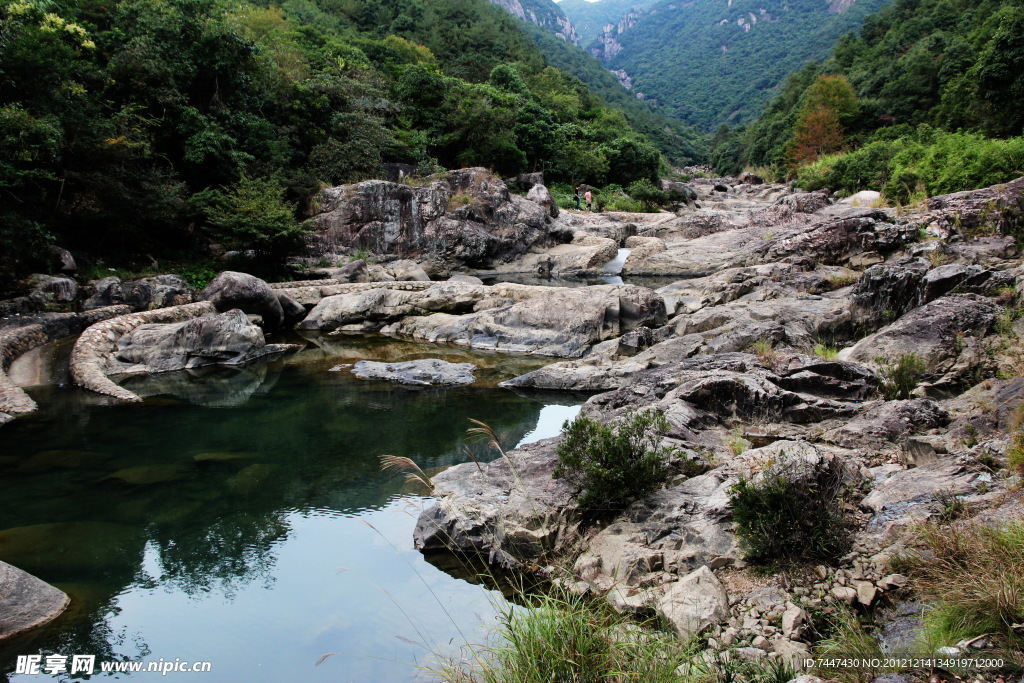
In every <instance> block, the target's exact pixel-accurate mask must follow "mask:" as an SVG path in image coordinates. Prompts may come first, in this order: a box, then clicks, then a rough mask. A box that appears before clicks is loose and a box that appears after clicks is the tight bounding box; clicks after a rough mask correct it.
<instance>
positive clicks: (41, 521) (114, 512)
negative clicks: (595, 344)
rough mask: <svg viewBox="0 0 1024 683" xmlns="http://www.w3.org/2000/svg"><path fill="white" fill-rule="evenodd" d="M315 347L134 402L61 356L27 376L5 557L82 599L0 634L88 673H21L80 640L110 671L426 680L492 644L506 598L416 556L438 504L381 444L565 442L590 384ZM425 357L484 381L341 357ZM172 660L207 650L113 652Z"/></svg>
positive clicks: (1, 482)
mask: <svg viewBox="0 0 1024 683" xmlns="http://www.w3.org/2000/svg"><path fill="white" fill-rule="evenodd" d="M288 341H292V340H288ZM302 341H304V342H305V343H306V344H307V347H306V349H305V350H304V351H301V352H299V353H297V354H294V355H292V356H289V357H286V358H284V359H281V360H277V361H274V362H270V363H265V364H261V365H255V366H251V367H248V368H243V369H241V370H224V369H220V370H213V371H209V372H204V373H187V372H181V373H169V374H167V375H160V376H156V377H152V378H148V379H136V380H133V381H132V382H131V383H129V384H127V385H126V386H129V387H130V388H131V389H132V390H133V391H136V392H137V393H140V395H144V396H146V397H147V398H146V400H145V401H144V402H143V403H141V404H136V405H113V404H111V403H109V402H108V401H107V400H106V399H104V398H103V397H99V396H94V395H91V394H87V393H86V392H82V391H80V390H77V389H74V388H71V387H68V386H66V384H65V383H64V379H63V378H62V377H61V374H60V367H61V363H60V362H59V358H57V359H56V361H55V362H52V363H49V364H47V363H43V364H42V365H43V366H44V367H50V366H52V367H53V368H56V370H52V371H48V372H44V373H42V379H41V380H40V381H47V382H49V383H46V384H40V385H37V386H34V387H30V388H29V389H28V390H29V393H30V394H31V395H32V396H33V397H34V398H35V399H36V401H37V402H38V403H39V404H40V411H39V412H38V413H35V414H33V415H30V416H27V417H25V418H22V419H19V420H16V421H14V422H12V423H10V424H8V425H7V426H5V427H4V428H3V429H2V430H0V560H4V561H6V562H9V563H11V564H13V565H15V566H17V567H20V568H22V569H24V570H26V571H28V572H30V573H32V574H35V575H36V576H38V577H39V578H41V579H43V580H45V581H48V582H50V583H52V584H54V585H55V586H57V587H58V588H61V589H62V590H64V591H65V592H66V593H68V594H69V595H70V596H71V598H72V603H71V606H70V608H69V609H68V611H67V612H66V613H65V614H64V615H62V616H61V617H59V618H58V619H57V620H56V621H54V622H53V623H52V624H50V625H49V626H47V627H44V628H42V629H38V630H36V631H34V632H32V633H30V634H28V635H26V636H22V637H19V638H17V639H14V641H13V642H10V641H7V642H4V643H3V644H2V645H0V679H2V678H3V677H5V676H6V677H7V678H8V680H10V681H17V682H19V683H23V682H25V681H38V680H41V679H52V680H68V679H80V678H84V676H82V675H81V674H76V675H74V676H70V675H68V674H66V673H62V674H55V675H48V674H45V673H43V674H39V675H26V674H18V673H15V669H16V661H17V657H18V655H32V654H43V655H47V654H57V655H66V656H68V662H70V661H71V657H72V656H74V655H79V654H81V655H95V656H96V662H97V664H96V669H97V674H96V675H94V676H93V678H98V679H116V680H125V679H132V680H156V679H158V678H163V679H164V680H172V681H173V680H175V679H181V680H204V681H211V682H212V681H218V682H219V681H246V682H259V681H268V682H270V681H273V682H281V683H292V682H296V681H311V682H315V681H331V682H332V683H338V682H341V681H358V682H360V683H362V682H371V681H372V682H387V681H413V680H424V679H425V678H426V677H425V675H424V673H423V672H422V670H420V669H417V668H416V667H417V666H429V665H431V663H432V662H434V659H433V658H432V656H431V653H432V652H443V653H448V654H453V653H456V652H457V649H458V646H459V645H460V644H461V643H464V642H466V641H467V640H468V641H470V642H480V640H481V639H482V638H483V635H484V632H485V630H486V629H485V626H486V624H488V623H493V620H494V614H495V606H496V604H497V603H496V601H498V600H500V596H499V595H498V594H497V593H494V592H491V591H488V590H487V589H485V588H483V587H482V586H480V585H474V584H472V583H469V582H467V581H465V580H463V579H460V578H456V577H455V576H453V575H451V574H448V573H445V572H444V571H442V570H441V569H439V568H437V567H435V566H433V565H431V564H430V563H429V562H428V561H427V560H426V559H425V558H424V557H423V556H421V555H420V553H418V552H416V551H415V550H414V549H413V547H412V530H413V527H414V525H415V521H416V516H417V514H418V513H419V510H420V509H421V507H422V506H423V505H425V504H428V503H429V499H428V498H425V497H424V491H423V490H422V488H417V487H416V485H414V484H410V483H407V482H405V481H404V480H403V478H402V477H391V476H387V475H385V474H382V473H381V472H380V470H379V464H378V457H379V456H380V455H383V454H394V455H404V456H408V457H410V458H412V459H413V460H415V461H416V462H418V463H419V464H420V466H421V467H423V469H424V470H426V471H427V472H428V473H431V472H434V471H437V469H438V468H443V467H446V466H449V465H452V464H455V463H459V462H464V461H465V460H466V459H467V457H466V456H465V454H464V453H463V450H462V449H463V446H464V445H467V442H466V433H465V430H466V428H467V427H469V426H470V425H469V422H468V419H469V418H474V419H478V420H483V421H485V422H487V423H488V424H490V425H491V426H492V427H494V428H495V429H496V430H497V431H498V432H499V433H500V434H501V435H502V436H503V442H504V444H505V445H506V446H512V445H515V444H519V443H523V442H526V441H532V440H536V439H540V438H546V437H549V436H554V435H556V434H557V433H558V432H559V430H560V428H561V425H562V422H563V421H564V420H566V419H571V418H572V417H573V416H574V415H575V414H576V412H577V411H578V410H579V405H580V404H581V403H582V401H583V398H582V397H578V396H556V395H551V394H543V395H538V396H530V395H520V394H516V393H513V392H511V391H508V390H504V389H500V388H497V387H496V383H497V382H498V381H501V380H503V379H506V378H509V377H512V376H515V375H518V374H521V373H523V372H527V371H529V370H532V369H535V368H537V367H539V366H540V365H543V364H544V363H543V362H538V361H537V360H529V359H516V358H511V357H508V356H499V355H487V354H481V353H473V352H469V351H462V350H455V349H450V348H444V347H426V346H423V345H417V344H411V343H402V342H395V341H392V340H368V339H360V338H349V339H346V338H340V339H339V338H332V339H330V340H328V339H327V338H318V337H310V338H309V339H306V340H302ZM66 347H67V344H65V345H64V346H63V347H61V345H56V346H55V347H54V348H53V349H51V355H54V356H60V355H61V354H66V350H67V349H66ZM428 357H433V358H443V359H445V360H451V361H456V362H466V361H468V362H473V363H475V364H477V365H478V366H479V368H480V369H479V371H478V373H477V376H478V378H479V379H480V381H479V382H478V383H477V384H475V385H472V386H469V387H457V388H448V389H435V388H406V387H400V386H397V385H393V384H385V383H380V382H366V381H362V380H358V379H355V378H354V377H352V375H351V374H350V373H349V372H347V371H345V370H342V371H334V372H332V371H330V368H332V367H334V366H336V365H338V364H339V363H351V362H354V361H355V360H359V359H374V360H388V361H396V360H410V359H414V358H428ZM51 360H52V359H51ZM546 362H550V361H546ZM23 371H24V369H23ZM27 374H31V373H27ZM36 374H37V375H38V374H39V373H36ZM468 445H469V447H471V448H473V449H474V451H475V452H476V453H477V456H478V457H479V458H480V459H483V460H491V459H493V458H494V456H495V454H494V453H491V452H488V451H487V449H486V447H485V446H484V445H483V444H479V443H471V444H468ZM329 653H334V654H332V655H331V656H330V657H328V658H327V659H325V660H324V661H323V662H322V663H320V664H318V663H317V662H318V660H319V659H321V657H322V656H323V655H327V654H329ZM161 659H162V660H163V661H165V662H174V661H175V660H176V659H177V660H180V661H183V662H202V661H209V662H210V673H209V674H199V675H196V674H190V673H181V672H178V673H175V672H172V673H169V674H167V676H166V677H163V676H161V674H160V673H138V674H130V673H106V674H103V673H98V669H99V667H100V664H99V663H100V662H103V661H142V662H145V663H149V662H154V661H159V660H161Z"/></svg>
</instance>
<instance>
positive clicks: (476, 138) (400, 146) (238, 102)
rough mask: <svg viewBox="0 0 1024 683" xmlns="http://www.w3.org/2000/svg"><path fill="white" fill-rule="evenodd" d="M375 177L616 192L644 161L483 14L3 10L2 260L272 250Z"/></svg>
mask: <svg viewBox="0 0 1024 683" xmlns="http://www.w3.org/2000/svg"><path fill="white" fill-rule="evenodd" d="M382 162H404V163H410V164H417V165H423V166H427V167H434V166H436V165H442V166H447V167H454V166H468V165H483V166H488V167H491V168H493V169H494V170H495V171H497V172H499V173H502V174H513V173H517V172H521V171H526V170H535V169H536V170H540V169H543V170H545V171H547V172H548V173H549V174H550V176H551V177H552V180H562V181H566V182H589V183H593V184H598V183H604V182H617V183H620V184H628V183H630V182H633V181H635V180H637V179H638V178H653V177H655V175H656V173H657V170H658V165H659V163H660V157H659V154H658V150H657V149H656V148H655V147H654V146H653V145H652V144H651V143H650V142H649V141H648V140H647V139H646V138H645V137H644V136H643V135H641V134H638V133H636V132H635V130H634V129H633V127H632V126H631V125H630V123H629V122H628V121H627V119H626V117H624V116H623V114H622V113H621V112H619V111H617V110H615V109H612V108H610V107H609V106H608V105H606V104H605V103H604V102H603V101H602V100H600V99H599V98H598V97H597V96H595V95H594V94H593V93H592V92H591V91H590V90H588V89H587V87H586V86H585V85H584V84H583V83H581V82H580V81H579V80H577V79H576V78H574V77H572V76H569V75H567V74H565V73H564V72H562V71H559V70H558V69H555V68H553V67H551V66H549V65H548V63H547V61H546V59H545V57H544V56H543V54H542V53H541V52H540V50H539V49H538V48H537V47H536V45H535V44H534V43H533V41H532V40H531V39H530V38H529V37H527V36H526V35H525V34H523V33H522V32H521V31H520V26H519V23H518V21H517V20H515V19H514V18H512V17H511V16H510V15H508V14H507V13H505V12H503V11H502V10H500V9H499V8H496V7H494V6H492V5H490V4H489V3H488V2H486V0H391V1H389V2H383V1H382V0H285V2H284V3H283V4H281V5H272V4H270V3H269V2H262V1H259V0H257V1H254V2H249V3H237V2H227V0H114V1H112V2H104V3H99V2H96V1H95V0H77V1H75V2H69V3H62V4H60V5H57V4H54V3H49V2H46V0H20V1H17V2H8V3H6V4H4V5H3V6H2V7H0V195H2V196H3V198H4V199H3V201H2V202H0V226H2V227H0V241H2V242H3V247H4V252H5V254H6V255H7V256H8V257H10V256H11V255H12V254H13V255H14V256H16V257H17V258H21V259H25V258H29V257H31V255H32V253H33V252H38V251H39V250H40V249H41V248H42V247H44V246H45V245H46V244H47V243H48V242H49V241H51V240H52V239H54V238H55V239H57V240H59V241H60V243H61V244H63V245H65V246H67V247H69V248H72V249H84V250H86V251H89V252H91V253H103V254H105V255H113V254H117V253H120V254H123V255H141V254H144V253H146V252H147V251H160V250H166V249H171V248H174V249H186V248H188V247H190V246H192V245H196V244H200V243H203V242H204V241H206V240H208V239H211V238H212V239H222V238H223V237H224V236H225V235H229V236H230V235H233V236H234V237H237V238H242V237H246V238H252V239H255V240H257V241H259V240H262V239H263V238H264V237H265V238H266V240H265V241H264V242H261V243H260V244H261V245H262V246H261V248H269V247H268V245H276V246H277V247H280V246H281V245H283V244H286V243H290V242H293V239H292V238H294V234H295V233H294V225H295V223H297V221H298V220H299V219H301V211H296V212H295V214H294V215H293V217H292V220H290V221H289V220H288V219H287V210H290V209H291V208H292V207H298V208H299V209H301V208H302V207H304V206H307V205H308V200H309V199H310V198H311V197H312V196H313V195H314V194H315V193H316V191H317V190H318V189H319V188H320V187H322V186H323V185H325V184H326V185H332V184H337V183H341V182H349V181H356V180H360V179H364V178H368V177H374V176H378V177H379V174H380V172H381V163H382ZM264 209H266V210H267V211H268V213H269V215H268V216H267V218H266V221H265V222H264V224H260V225H259V226H256V227H255V228H253V229H254V230H256V233H259V234H258V235H257V234H256V233H252V234H248V235H247V234H246V228H244V226H243V224H245V225H249V226H251V225H252V224H251V222H248V223H247V222H246V220H245V216H246V213H247V212H249V213H251V212H252V211H254V210H264ZM260 236H263V237H260ZM257 238H259V239H257ZM250 248H252V246H250Z"/></svg>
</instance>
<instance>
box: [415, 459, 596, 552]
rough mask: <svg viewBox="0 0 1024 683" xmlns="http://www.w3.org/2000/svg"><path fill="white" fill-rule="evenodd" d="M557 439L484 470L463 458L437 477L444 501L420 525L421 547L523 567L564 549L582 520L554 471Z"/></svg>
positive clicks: (426, 513)
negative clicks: (553, 476) (577, 516)
mask: <svg viewBox="0 0 1024 683" xmlns="http://www.w3.org/2000/svg"><path fill="white" fill-rule="evenodd" d="M556 443H557V439H545V440H543V441H538V442H536V443H532V444H529V445H526V446H523V447H522V448H517V449H516V450H514V451H510V452H509V453H508V454H507V456H508V457H507V458H498V459H497V460H495V461H493V462H491V463H488V464H486V465H483V466H482V469H477V467H476V465H475V464H473V463H466V464H463V465H456V466H455V467H452V468H450V469H447V470H445V471H444V472H441V473H440V474H438V475H436V476H435V477H434V478H433V482H434V494H435V495H436V496H438V497H439V500H438V501H437V502H436V503H435V504H434V505H432V506H431V507H429V508H428V509H426V510H425V511H424V512H423V513H421V514H420V517H419V519H418V520H417V522H416V529H415V531H414V532H413V540H414V543H415V546H416V548H417V549H419V550H424V551H447V552H461V553H484V554H486V555H487V556H488V558H489V560H490V561H491V562H492V563H495V564H498V565H500V566H503V567H508V568H520V567H522V566H523V563H524V562H528V561H530V560H536V559H539V558H541V557H543V556H544V555H545V554H547V553H551V552H557V551H559V550H562V549H564V548H565V547H567V545H568V544H569V543H570V542H572V541H573V540H574V539H575V538H576V536H577V533H576V530H577V527H578V520H577V519H576V515H575V511H574V510H572V509H570V506H569V503H570V501H571V493H572V492H571V491H570V490H569V487H568V486H566V485H565V484H564V483H563V482H562V481H560V480H557V479H553V478H552V476H551V473H552V471H553V469H554V465H555V455H554V449H555V446H556ZM513 467H514V468H515V469H514V471H513V469H512V468H513Z"/></svg>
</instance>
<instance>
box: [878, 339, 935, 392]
mask: <svg viewBox="0 0 1024 683" xmlns="http://www.w3.org/2000/svg"><path fill="white" fill-rule="evenodd" d="M875 362H876V363H878V365H879V367H880V371H879V380H880V382H879V388H880V389H881V390H882V395H883V396H884V397H885V400H887V401H892V400H895V399H908V398H910V395H911V393H912V392H913V391H914V389H916V388H917V386H918V383H919V382H920V381H921V377H922V376H924V372H925V370H926V369H927V366H926V365H925V362H924V360H923V359H921V358H918V357H917V353H915V352H914V351H911V352H910V353H901V354H900V355H899V357H898V358H897V359H896V362H895V363H894V362H892V361H891V360H889V359H888V358H884V357H881V356H879V357H877V358H875Z"/></svg>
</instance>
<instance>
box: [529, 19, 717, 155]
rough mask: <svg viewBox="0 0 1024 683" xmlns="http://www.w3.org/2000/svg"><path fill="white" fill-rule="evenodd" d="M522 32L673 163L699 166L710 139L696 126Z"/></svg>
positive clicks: (572, 49) (579, 53) (573, 54)
mask: <svg viewBox="0 0 1024 683" xmlns="http://www.w3.org/2000/svg"><path fill="white" fill-rule="evenodd" d="M524 30H525V31H526V32H527V34H528V35H529V36H530V37H531V38H532V39H533V40H534V42H535V43H536V44H537V46H538V47H539V48H540V49H541V51H543V52H544V55H545V56H546V57H547V59H548V61H550V62H551V64H552V65H554V66H556V67H558V68H559V69H561V70H562V71H565V72H566V73H570V74H572V75H573V76H575V77H576V78H578V79H580V80H581V81H583V83H585V84H586V85H587V87H588V88H590V90H591V92H593V93H595V94H596V95H597V96H598V97H600V98H601V99H602V100H603V101H605V102H606V103H608V104H610V105H612V106H614V107H616V108H617V109H620V110H621V111H622V112H623V113H624V114H625V116H626V119H627V120H628V121H629V123H630V125H631V126H633V128H635V129H636V130H637V131H639V132H641V133H643V134H644V135H646V136H647V137H648V138H649V139H650V140H651V141H652V142H653V143H654V144H655V146H656V147H658V149H659V150H660V151H661V152H662V153H663V154H664V155H665V156H666V158H667V159H668V160H669V161H670V162H671V163H673V164H677V165H679V166H684V165H687V164H692V163H703V162H704V161H705V160H706V159H707V155H708V152H709V143H710V138H709V137H708V136H707V135H706V134H705V133H703V132H701V131H700V130H698V129H697V128H696V127H694V126H691V125H687V124H683V123H681V122H680V121H678V120H675V119H671V118H669V117H668V116H667V115H666V114H665V112H664V111H663V110H662V108H661V107H656V106H654V105H652V104H650V103H648V102H644V101H642V100H638V99H637V98H636V96H635V95H633V93H631V92H630V91H628V90H626V89H625V88H624V87H622V84H621V83H619V79H618V78H616V77H615V75H614V74H612V73H611V72H610V71H608V69H606V68H605V67H604V66H603V65H602V64H601V62H600V61H598V60H597V59H596V58H594V57H591V56H590V55H588V54H587V53H586V52H584V51H583V50H582V49H580V48H578V47H576V46H574V45H569V44H567V43H566V42H565V41H563V40H562V39H560V38H557V37H555V36H553V35H551V34H550V33H549V32H547V31H544V30H542V29H540V28H538V27H536V26H526V27H524Z"/></svg>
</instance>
